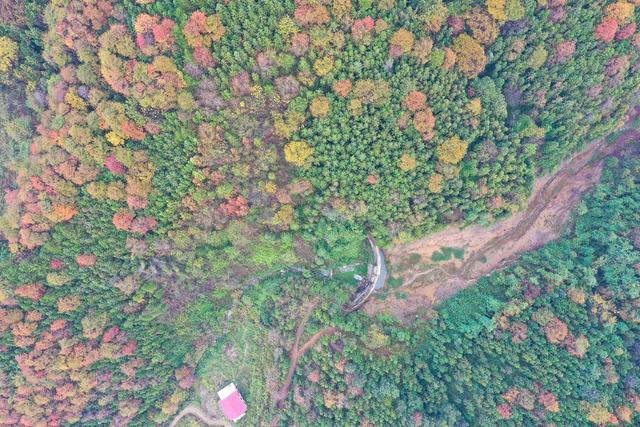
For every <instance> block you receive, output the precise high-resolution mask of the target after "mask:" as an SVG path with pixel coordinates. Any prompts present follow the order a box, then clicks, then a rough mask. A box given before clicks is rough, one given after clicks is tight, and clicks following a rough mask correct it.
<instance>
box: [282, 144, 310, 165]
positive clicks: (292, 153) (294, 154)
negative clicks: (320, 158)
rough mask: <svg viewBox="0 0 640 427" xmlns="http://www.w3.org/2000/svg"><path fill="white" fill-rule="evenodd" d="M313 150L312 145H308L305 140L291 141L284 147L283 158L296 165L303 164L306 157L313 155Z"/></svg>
mask: <svg viewBox="0 0 640 427" xmlns="http://www.w3.org/2000/svg"><path fill="white" fill-rule="evenodd" d="M313 151H314V150H313V147H310V146H309V144H307V143H306V142H305V141H291V142H290V143H288V144H287V145H285V147H284V158H285V160H286V161H287V162H289V163H293V164H294V165H296V166H303V165H304V163H305V162H306V161H307V159H308V158H309V157H311V155H313Z"/></svg>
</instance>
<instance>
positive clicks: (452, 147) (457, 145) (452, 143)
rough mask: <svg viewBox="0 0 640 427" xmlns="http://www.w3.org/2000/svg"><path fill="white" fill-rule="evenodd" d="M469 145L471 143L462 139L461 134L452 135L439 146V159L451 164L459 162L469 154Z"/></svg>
mask: <svg viewBox="0 0 640 427" xmlns="http://www.w3.org/2000/svg"><path fill="white" fill-rule="evenodd" d="M468 146H469V144H468V143H467V142H465V141H463V140H462V139H460V137H459V136H452V137H451V138H449V139H448V140H447V141H445V142H443V143H442V144H440V145H439V146H438V159H439V160H440V161H441V162H444V163H449V164H451V165H455V164H458V163H460V160H462V159H463V158H464V155H465V154H467V147H468Z"/></svg>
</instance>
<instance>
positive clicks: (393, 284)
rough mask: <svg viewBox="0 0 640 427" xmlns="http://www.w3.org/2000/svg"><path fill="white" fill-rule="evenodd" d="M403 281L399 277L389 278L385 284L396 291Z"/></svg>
mask: <svg viewBox="0 0 640 427" xmlns="http://www.w3.org/2000/svg"><path fill="white" fill-rule="evenodd" d="M402 283H403V280H402V278H400V277H391V276H390V277H389V278H388V279H387V284H388V285H389V287H390V288H391V289H396V288H399V287H400V286H402Z"/></svg>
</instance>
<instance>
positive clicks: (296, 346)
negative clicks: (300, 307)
mask: <svg viewBox="0 0 640 427" xmlns="http://www.w3.org/2000/svg"><path fill="white" fill-rule="evenodd" d="M317 304H318V303H317V302H315V303H312V304H311V306H310V307H309V309H308V310H307V311H306V314H305V315H304V317H303V318H302V319H301V320H300V323H298V328H297V330H296V340H295V342H294V343H293V347H291V350H290V351H289V359H291V366H290V367H289V372H288V373H287V378H286V380H285V382H284V384H283V385H282V387H280V390H279V391H278V394H277V397H276V406H277V407H278V408H282V406H283V405H284V401H285V399H286V398H287V395H288V394H289V387H291V381H292V380H293V375H294V374H295V372H296V368H297V367H298V359H300V358H301V357H302V356H304V354H305V353H306V352H307V351H309V350H310V349H311V348H313V346H315V345H316V344H317V343H318V341H319V340H320V338H322V337H323V336H325V335H331V334H333V333H335V332H336V331H337V329H336V328H335V327H334V326H331V327H329V328H325V329H322V330H320V331H318V332H316V333H315V334H314V335H313V336H312V337H311V338H309V340H308V341H307V342H306V343H304V345H303V346H302V347H300V339H301V338H302V334H303V333H304V328H305V326H306V325H307V322H308V321H309V317H311V313H313V310H314V309H315V308H316V306H317ZM272 424H273V423H272Z"/></svg>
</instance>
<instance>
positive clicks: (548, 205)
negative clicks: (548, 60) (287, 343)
mask: <svg viewBox="0 0 640 427" xmlns="http://www.w3.org/2000/svg"><path fill="white" fill-rule="evenodd" d="M638 141H640V131H638V130H635V129H631V130H626V131H625V132H624V133H623V134H622V135H621V136H620V137H619V138H618V139H617V141H616V142H615V143H613V144H607V143H605V142H604V140H601V141H598V142H596V143H593V144H591V145H590V146H589V147H588V148H587V149H586V150H585V151H583V152H581V153H578V154H577V155H575V156H573V157H572V158H571V159H569V160H568V161H566V162H565V163H564V164H563V165H562V167H560V168H559V169H558V171H557V172H556V173H555V174H552V175H550V176H546V177H542V178H539V179H538V180H537V181H536V183H535V185H534V189H533V193H532V195H531V198H530V200H529V202H528V205H527V207H526V209H525V210H523V211H521V212H518V213H516V214H514V215H512V216H510V217H509V218H505V219H503V220H500V221H497V222H495V223H494V224H492V225H490V226H488V227H483V226H478V225H476V226H471V227H467V228H464V229H460V228H459V227H458V226H450V227H447V228H446V229H445V230H443V231H441V232H439V233H436V234H433V235H430V236H427V237H425V238H422V239H419V240H416V241H414V242H411V243H407V244H403V245H398V246H395V247H392V248H391V249H389V250H387V251H385V253H386V255H387V259H388V262H389V264H390V266H391V269H392V270H393V273H394V275H395V276H396V277H400V278H402V280H403V284H402V285H401V287H400V288H399V289H398V290H399V291H401V292H402V293H403V294H405V296H406V298H404V297H402V298H400V299H398V298H396V296H395V295H394V294H395V292H393V291H391V292H390V294H389V295H388V297H387V298H386V299H385V300H380V299H375V298H372V299H371V300H370V301H369V302H368V303H367V305H366V306H365V307H364V309H365V311H366V312H367V313H369V314H375V313H380V312H385V313H390V314H392V315H394V316H396V317H399V318H406V317H408V316H409V315H411V314H413V313H415V312H416V311H418V310H419V309H421V308H425V307H427V308H428V307H432V306H433V305H434V304H436V303H437V302H439V301H442V300H443V299H446V298H448V297H450V296H452V295H454V294H455V293H456V292H458V291H459V290H460V289H462V288H465V287H467V286H469V285H470V284H472V283H474V282H475V281H476V280H478V279H479V278H480V277H482V276H484V275H487V274H490V273H491V272H493V271H496V270H498V269H501V268H504V267H506V266H508V265H509V263H511V262H512V261H513V260H514V259H516V258H517V256H518V255H520V254H521V253H523V252H526V251H530V250H533V249H536V248H539V247H541V246H543V245H544V244H546V243H548V242H549V241H551V240H553V239H555V238H557V237H558V236H559V235H560V233H561V232H562V230H563V229H564V226H565V224H566V223H567V222H568V221H569V220H570V219H571V213H572V210H573V209H574V208H575V207H576V206H577V204H578V203H579V201H580V199H581V197H582V196H583V195H584V194H585V193H586V192H587V191H589V190H591V189H592V188H593V187H594V186H595V185H596V184H597V183H598V182H599V180H600V174H601V172H602V167H603V164H604V161H605V159H606V157H608V156H611V155H615V154H617V153H619V152H620V151H621V150H623V149H624V148H625V147H627V146H630V145H631V144H633V143H637V142H638ZM444 247H448V248H463V249H464V257H463V259H462V260H456V259H453V260H450V261H445V262H440V263H435V262H433V261H431V257H432V255H433V254H434V252H436V251H438V250H441V249H442V248H444ZM417 259H418V261H416V260H417Z"/></svg>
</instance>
